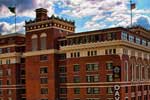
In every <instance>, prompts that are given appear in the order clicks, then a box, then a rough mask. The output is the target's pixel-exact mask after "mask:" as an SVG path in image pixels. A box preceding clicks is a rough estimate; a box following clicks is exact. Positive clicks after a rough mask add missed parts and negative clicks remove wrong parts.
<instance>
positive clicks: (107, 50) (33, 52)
mask: <svg viewBox="0 0 150 100" xmlns="http://www.w3.org/2000/svg"><path fill="white" fill-rule="evenodd" d="M25 30H26V33H25V35H20V34H12V35H8V36H7V35H4V36H3V35H2V36H0V40H1V39H2V38H3V39H5V38H6V37H11V38H12V37H14V36H17V37H18V38H16V37H15V38H13V40H16V41H18V42H15V44H13V45H12V44H9V43H5V45H3V44H2V45H1V44H0V52H1V54H0V66H2V67H0V69H1V71H0V74H1V73H2V76H1V77H0V84H1V89H0V90H1V91H5V92H4V94H5V95H7V92H6V91H7V90H9V85H8V84H5V83H7V80H8V79H13V80H14V83H13V85H12V86H15V90H16V91H18V92H14V94H12V96H13V95H16V96H19V97H18V99H16V100H20V99H21V98H22V99H26V100H150V30H146V29H144V28H142V27H139V26H136V27H132V28H123V27H115V28H108V29H102V30H95V31H88V32H81V33H75V23H74V22H73V21H68V20H66V19H63V18H59V17H55V16H54V15H52V16H51V17H48V15H47V10H46V9H43V8H39V9H36V18H35V19H34V20H30V21H27V22H25ZM8 40H9V39H6V41H8ZM10 43H14V42H10ZM8 47H12V48H20V49H19V50H18V49H11V50H12V53H13V54H14V55H12V54H11V52H10V53H8V52H7V53H4V51H5V50H6V48H8ZM15 50H16V51H15ZM17 50H18V51H17ZM8 59H9V61H7V60H8ZM7 62H9V64H8V63H7ZM10 62H11V63H12V64H14V63H15V66H14V65H11V63H10ZM8 66H12V67H11V68H14V69H13V70H14V71H13V74H12V75H11V77H12V78H11V77H9V75H7V74H6V73H7V70H6V69H9V67H8ZM13 66H14V67H13ZM5 70H6V72H4V71H5ZM24 75H25V76H24ZM13 77H15V78H13ZM24 79H25V80H24ZM3 81H4V82H3ZM24 84H25V88H24ZM5 86H6V87H7V88H5ZM3 87H4V88H3ZM19 91H22V92H23V93H22V92H19ZM5 95H1V96H0V98H1V99H3V100H8V99H7V98H6V97H8V96H5ZM22 99H21V100H22ZM9 100H10V99H9Z"/></svg>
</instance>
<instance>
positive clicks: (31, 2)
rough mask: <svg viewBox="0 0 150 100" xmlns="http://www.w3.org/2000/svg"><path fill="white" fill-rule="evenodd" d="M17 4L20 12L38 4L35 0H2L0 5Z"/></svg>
mask: <svg viewBox="0 0 150 100" xmlns="http://www.w3.org/2000/svg"><path fill="white" fill-rule="evenodd" d="M15 4H16V7H17V10H18V12H22V11H24V10H29V9H32V8H34V7H35V6H36V3H35V0H0V7H1V6H2V5H5V6H8V7H9V6H14V5H15Z"/></svg>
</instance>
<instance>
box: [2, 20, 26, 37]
mask: <svg viewBox="0 0 150 100" xmlns="http://www.w3.org/2000/svg"><path fill="white" fill-rule="evenodd" d="M0 31H2V32H3V34H9V33H14V32H15V24H9V23H7V22H0ZM16 32H24V22H20V23H17V24H16Z"/></svg>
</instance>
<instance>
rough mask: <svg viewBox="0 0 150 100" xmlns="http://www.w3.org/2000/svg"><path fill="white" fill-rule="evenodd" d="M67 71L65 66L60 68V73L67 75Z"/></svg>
mask: <svg viewBox="0 0 150 100" xmlns="http://www.w3.org/2000/svg"><path fill="white" fill-rule="evenodd" d="M66 71H67V69H66V67H65V66H61V67H59V72H60V73H66Z"/></svg>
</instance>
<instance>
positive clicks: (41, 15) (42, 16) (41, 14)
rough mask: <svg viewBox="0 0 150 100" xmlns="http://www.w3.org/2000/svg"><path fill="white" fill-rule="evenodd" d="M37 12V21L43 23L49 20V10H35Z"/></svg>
mask: <svg viewBox="0 0 150 100" xmlns="http://www.w3.org/2000/svg"><path fill="white" fill-rule="evenodd" d="M35 12H36V21H43V20H47V19H48V16H47V10H46V9H44V8H38V9H36V10H35Z"/></svg>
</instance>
